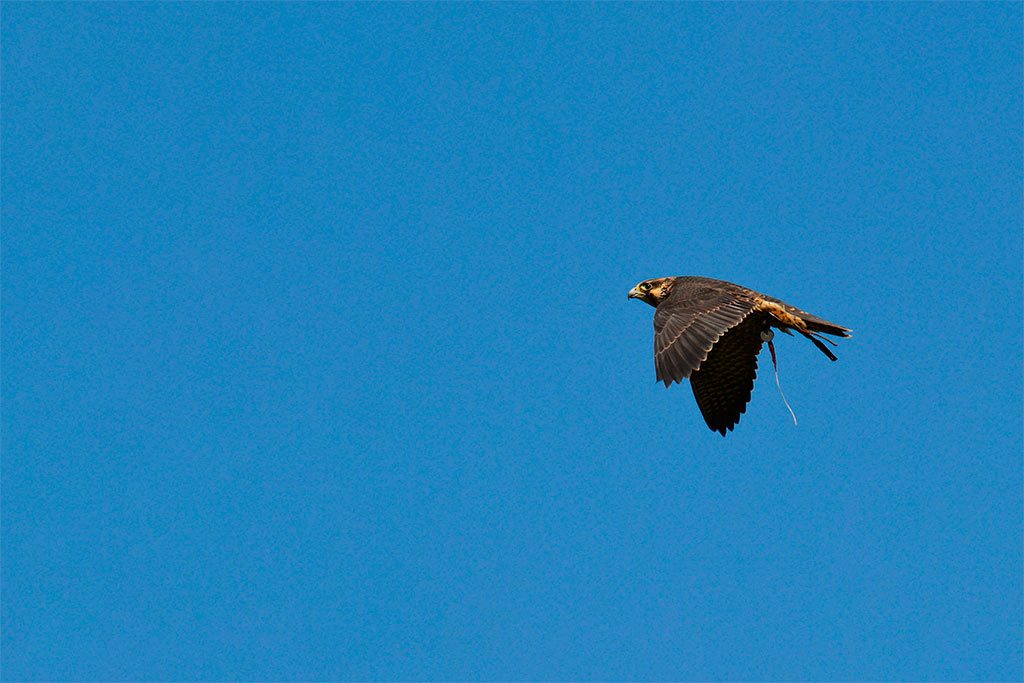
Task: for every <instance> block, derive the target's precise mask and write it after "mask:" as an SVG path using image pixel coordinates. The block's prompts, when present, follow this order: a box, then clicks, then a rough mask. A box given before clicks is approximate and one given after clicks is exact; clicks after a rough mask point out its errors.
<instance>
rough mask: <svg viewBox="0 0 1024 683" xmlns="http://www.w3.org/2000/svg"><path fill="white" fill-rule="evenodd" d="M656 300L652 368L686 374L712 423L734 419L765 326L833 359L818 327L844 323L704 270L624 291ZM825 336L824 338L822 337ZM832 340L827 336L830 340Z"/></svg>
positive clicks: (678, 376) (838, 332)
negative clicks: (705, 273) (705, 274)
mask: <svg viewBox="0 0 1024 683" xmlns="http://www.w3.org/2000/svg"><path fill="white" fill-rule="evenodd" d="M629 298H631V299H640V300H641V301H644V302H646V303H648V304H650V305H651V306H654V307H655V309H656V310H655V312H654V368H655V372H656V375H657V378H658V381H661V382H664V383H665V386H666V387H667V386H669V385H671V384H672V383H673V382H682V381H683V380H684V379H687V378H689V380H690V386H691V387H692V388H693V395H694V397H695V398H696V399H697V406H698V407H699V408H700V412H701V414H702V415H704V421H705V422H707V423H708V427H710V428H711V430H712V431H716V432H720V433H721V434H722V436H725V434H726V432H727V431H729V430H731V429H732V428H733V427H735V426H736V423H737V422H739V420H740V415H742V414H743V413H744V412H745V411H746V409H747V403H748V402H749V401H750V395H751V393H752V392H753V390H754V378H755V377H756V376H757V355H758V353H760V351H761V346H762V345H763V344H764V342H765V340H766V339H770V331H771V328H773V327H774V328H776V329H778V330H781V331H783V332H785V333H787V334H792V331H794V330H795V331H796V332H798V333H799V334H801V335H803V336H805V337H807V338H808V339H810V340H811V341H812V342H814V345H815V346H817V347H818V349H820V350H821V351H822V353H824V354H825V355H827V356H828V357H829V359H831V360H836V356H835V354H833V353H832V351H831V350H829V348H828V347H827V346H825V344H824V343H823V342H822V341H821V339H820V338H819V337H820V335H821V334H830V335H834V336H837V337H849V336H850V330H849V329H847V328H845V327H842V326H841V325H836V324H834V323H830V322H829V321H827V320H824V319H823V318H819V317H817V316H814V315H811V314H810V313H807V312H805V311H801V310H800V309H799V308H795V307H793V306H790V305H789V304H786V303H783V302H782V301H779V300H778V299H775V298H772V297H770V296H765V295H764V294H760V293H759V292H755V291H754V290H752V289H747V288H746V287H741V286H739V285H734V284H733V283H731V282H724V281H722V280H712V279H710V278H706V277H665V278H656V279H654V280H645V281H644V282H641V283H640V284H638V285H637V286H636V287H634V288H633V289H632V290H630V292H629ZM826 341H827V340H826ZM829 343H832V342H829Z"/></svg>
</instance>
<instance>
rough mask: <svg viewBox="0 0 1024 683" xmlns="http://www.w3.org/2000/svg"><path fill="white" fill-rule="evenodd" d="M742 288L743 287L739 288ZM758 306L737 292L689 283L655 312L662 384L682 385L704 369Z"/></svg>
mask: <svg viewBox="0 0 1024 683" xmlns="http://www.w3.org/2000/svg"><path fill="white" fill-rule="evenodd" d="M737 289H739V288H737ZM753 307H754V304H753V302H752V301H748V300H746V299H744V298H742V297H741V296H737V294H736V292H734V291H723V290H722V289H720V288H717V287H713V286H706V285H692V284H689V283H686V282H683V283H678V284H676V286H675V287H673V289H672V292H671V294H669V296H668V297H667V298H666V299H665V300H664V301H662V302H661V303H660V304H659V305H658V308H657V310H656V311H655V312H654V368H655V372H656V373H657V378H658V381H660V382H664V383H665V386H669V385H670V384H672V382H681V381H683V380H684V379H686V378H687V377H690V375H691V373H692V372H693V371H695V370H696V369H697V368H699V367H700V366H701V363H703V362H704V360H705V359H706V358H707V357H708V353H710V351H711V348H712V347H713V346H714V345H715V342H717V341H718V340H719V339H720V338H721V337H722V335H723V334H725V333H726V332H727V331H728V330H729V329H731V328H733V327H735V326H736V325H738V324H739V323H740V322H741V321H742V320H743V319H744V318H746V317H747V315H748V314H749V313H750V311H751V310H752V309H753Z"/></svg>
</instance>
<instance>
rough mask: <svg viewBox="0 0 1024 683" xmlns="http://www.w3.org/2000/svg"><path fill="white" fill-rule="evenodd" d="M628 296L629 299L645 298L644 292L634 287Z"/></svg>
mask: <svg viewBox="0 0 1024 683" xmlns="http://www.w3.org/2000/svg"><path fill="white" fill-rule="evenodd" d="M626 298H628V299H642V298H643V294H641V293H640V290H639V289H637V288H636V287H634V288H633V289H631V290H629V295H628V296H627V297H626Z"/></svg>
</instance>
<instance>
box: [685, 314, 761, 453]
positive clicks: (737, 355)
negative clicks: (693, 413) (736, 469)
mask: <svg viewBox="0 0 1024 683" xmlns="http://www.w3.org/2000/svg"><path fill="white" fill-rule="evenodd" d="M764 327H765V321H764V320H763V319H762V317H761V316H760V315H758V314H754V315H751V316H748V317H747V318H746V319H745V320H744V321H743V322H741V323H740V324H739V325H736V326H735V327H733V328H732V329H730V330H729V331H728V332H726V333H725V334H724V335H722V338H721V339H719V340H718V342H717V343H716V344H715V345H714V346H713V347H712V348H711V352H710V353H709V354H708V357H707V359H706V360H705V361H704V362H703V363H702V364H701V365H700V368H699V369H697V370H695V371H694V372H693V373H692V374H691V375H690V386H691V387H693V396H694V398H696V399H697V406H698V407H699V408H700V412H701V414H702V415H703V416H704V421H705V422H707V423H708V427H710V428H711V431H715V432H720V433H721V434H722V436H725V433H726V431H728V430H731V429H732V428H733V427H734V426H736V423H737V422H739V421H740V415H742V414H743V413H744V412H746V410H747V403H749V402H750V395H751V394H752V393H753V391H754V378H755V377H757V354H758V353H760V351H761V346H762V345H763V344H764V340H762V339H761V332H762V330H763V329H764Z"/></svg>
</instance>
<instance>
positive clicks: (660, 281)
mask: <svg viewBox="0 0 1024 683" xmlns="http://www.w3.org/2000/svg"><path fill="white" fill-rule="evenodd" d="M675 281H676V279H675V278H674V277H658V278H654V279H653V280H644V281H643V282H641V283H640V284H638V285H637V286H636V287H634V288H633V289H631V290H629V298H630V299H640V300H641V301H643V302H646V303H649V304H650V305H651V306H655V307H657V305H658V304H660V303H661V302H662V300H664V298H665V297H667V296H668V293H669V292H670V291H672V284H673V283H674V282H675Z"/></svg>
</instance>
